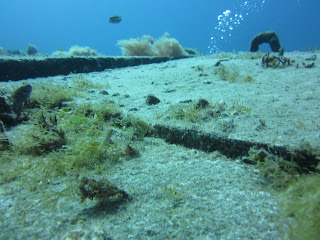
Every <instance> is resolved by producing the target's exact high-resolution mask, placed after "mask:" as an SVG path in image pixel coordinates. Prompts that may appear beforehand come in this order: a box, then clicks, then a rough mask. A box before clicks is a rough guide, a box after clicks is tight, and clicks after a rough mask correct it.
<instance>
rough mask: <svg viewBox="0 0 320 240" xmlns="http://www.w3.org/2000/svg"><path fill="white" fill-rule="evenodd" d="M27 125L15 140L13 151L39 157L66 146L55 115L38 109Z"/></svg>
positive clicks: (63, 134)
mask: <svg viewBox="0 0 320 240" xmlns="http://www.w3.org/2000/svg"><path fill="white" fill-rule="evenodd" d="M30 118H31V119H30V121H29V124H28V125H25V127H24V128H23V129H22V130H21V131H20V134H19V137H17V138H16V140H15V145H14V147H15V149H16V150H18V151H20V152H21V153H23V154H25V153H27V154H32V155H41V154H43V153H48V152H51V151H55V150H57V149H59V148H61V147H62V146H63V145H65V144H66V138H65V132H64V131H63V129H62V128H61V127H60V126H59V124H58V119H57V115H55V114H54V113H50V112H48V111H45V110H44V109H40V110H39V111H37V112H34V113H33V114H32V115H31V117H30Z"/></svg>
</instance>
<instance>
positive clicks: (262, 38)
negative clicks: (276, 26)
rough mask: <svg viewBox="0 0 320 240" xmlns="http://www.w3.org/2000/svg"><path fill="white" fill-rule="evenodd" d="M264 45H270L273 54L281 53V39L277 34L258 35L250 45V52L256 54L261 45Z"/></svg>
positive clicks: (264, 33)
mask: <svg viewBox="0 0 320 240" xmlns="http://www.w3.org/2000/svg"><path fill="white" fill-rule="evenodd" d="M262 43H269V45H270V48H271V50H272V51H273V52H280V49H281V45H280V41H279V38H278V36H277V34H276V33H275V32H262V33H259V34H258V35H256V36H255V37H254V38H253V39H252V40H251V44H250V51H251V52H256V51H258V50H259V45H260V44H262Z"/></svg>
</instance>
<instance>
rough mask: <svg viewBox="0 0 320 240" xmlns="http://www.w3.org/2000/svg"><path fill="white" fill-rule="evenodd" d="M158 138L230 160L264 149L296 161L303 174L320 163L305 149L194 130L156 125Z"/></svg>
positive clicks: (314, 169) (314, 170)
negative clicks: (218, 153)
mask: <svg viewBox="0 0 320 240" xmlns="http://www.w3.org/2000/svg"><path fill="white" fill-rule="evenodd" d="M154 128H155V129H156V130H157V133H156V135H157V137H160V138H163V139H164V140H165V141H166V142H168V143H170V144H179V145H183V146H185V147H188V148H194V149H199V150H202V151H205V152H214V151H219V152H220V153H222V154H223V155H225V156H227V157H229V158H239V157H245V156H247V155H248V151H249V150H250V148H251V147H254V146H255V147H257V148H263V149H265V150H267V151H269V152H270V153H272V154H274V155H277V156H280V157H282V158H283V159H285V160H288V161H294V162H295V163H296V164H297V165H298V166H300V168H301V171H302V172H309V171H312V172H316V171H317V169H316V166H317V165H318V163H319V160H318V159H317V156H316V155H315V154H314V153H312V152H310V151H306V150H303V149H288V148H286V147H284V146H271V145H269V144H266V143H260V142H251V141H245V140H238V139H232V138H226V137H222V136H218V135H216V134H214V133H203V132H200V131H196V130H192V129H179V128H176V127H169V126H163V125H155V126H154Z"/></svg>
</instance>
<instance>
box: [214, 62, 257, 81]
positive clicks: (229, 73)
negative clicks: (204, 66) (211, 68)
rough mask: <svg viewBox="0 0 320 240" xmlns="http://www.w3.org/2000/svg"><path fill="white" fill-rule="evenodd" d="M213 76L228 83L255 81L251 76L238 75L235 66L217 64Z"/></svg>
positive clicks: (238, 72)
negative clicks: (215, 75)
mask: <svg viewBox="0 0 320 240" xmlns="http://www.w3.org/2000/svg"><path fill="white" fill-rule="evenodd" d="M215 74H217V75H218V76H219V78H221V79H222V80H225V81H228V82H230V83H236V82H239V83H241V82H247V83H251V82H255V81H256V80H255V79H254V78H253V76H251V75H245V76H243V75H242V74H240V71H239V69H238V68H237V67H235V66H225V65H223V64H219V66H218V67H217V68H216V69H215Z"/></svg>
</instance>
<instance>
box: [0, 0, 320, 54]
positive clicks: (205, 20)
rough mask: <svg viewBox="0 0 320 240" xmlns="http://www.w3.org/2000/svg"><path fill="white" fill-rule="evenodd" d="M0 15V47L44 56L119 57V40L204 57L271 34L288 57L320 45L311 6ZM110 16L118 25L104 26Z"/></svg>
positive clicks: (119, 4)
mask: <svg viewBox="0 0 320 240" xmlns="http://www.w3.org/2000/svg"><path fill="white" fill-rule="evenodd" d="M0 8H1V10H2V11H1V12H2V13H1V15H0V26H1V38H0V46H1V47H3V48H5V49H25V48H26V46H27V44H28V43H31V44H33V45H35V46H36V47H37V49H38V50H39V52H41V53H43V54H51V53H52V52H54V51H57V50H58V49H64V50H67V49H69V48H70V47H71V46H74V45H79V46H89V47H91V48H93V49H95V50H97V51H98V52H99V53H102V54H104V55H121V51H120V48H119V46H117V41H118V40H121V39H129V38H136V37H140V36H142V35H146V34H147V35H151V36H153V37H155V38H158V37H160V36H162V35H163V34H164V33H165V32H168V33H170V35H171V36H172V37H174V38H176V39H177V40H179V42H180V43H181V45H182V46H185V47H190V48H194V49H197V50H198V51H199V52H200V53H202V54H210V53H215V52H219V51H248V49H249V43H250V40H251V39H252V37H253V36H255V35H256V34H257V33H259V32H263V31H275V32H276V33H277V34H278V36H279V38H280V41H281V42H282V45H283V47H284V48H285V50H286V51H294V50H299V51H301V50H306V49H310V48H317V47H319V41H320V32H319V30H318V29H319V26H318V22H319V21H320V19H319V13H318V11H319V9H320V2H319V1H317V0H281V1H276V0H247V1H246V0H224V1H213V0H203V1H194V0H192V1H191V0H189V1H182V0H176V1H170V0H162V1H149V0H135V1H128V0H118V1H102V0H93V1H85V0H78V1H72V0H70V1H63V0H55V1H52V0H50V1H49V0H48V1H42V0H28V1H24V0H10V1H1V2H0ZM114 15H119V16H121V17H122V18H123V20H122V21H121V22H120V23H119V24H110V23H109V22H108V20H109V18H110V17H112V16H114ZM262 50H263V48H262Z"/></svg>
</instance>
